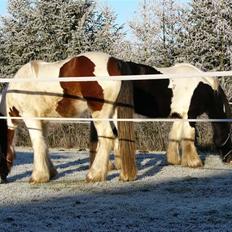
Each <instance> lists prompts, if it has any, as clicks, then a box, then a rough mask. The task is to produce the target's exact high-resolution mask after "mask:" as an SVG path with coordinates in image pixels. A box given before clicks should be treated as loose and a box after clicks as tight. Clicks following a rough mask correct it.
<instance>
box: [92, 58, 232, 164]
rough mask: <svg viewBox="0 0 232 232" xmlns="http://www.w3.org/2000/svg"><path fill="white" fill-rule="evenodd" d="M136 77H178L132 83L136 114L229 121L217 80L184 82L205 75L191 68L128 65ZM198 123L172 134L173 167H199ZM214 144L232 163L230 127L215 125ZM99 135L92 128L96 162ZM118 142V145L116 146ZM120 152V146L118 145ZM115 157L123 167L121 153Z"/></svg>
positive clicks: (179, 124) (169, 158) (176, 127)
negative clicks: (196, 143)
mask: <svg viewBox="0 0 232 232" xmlns="http://www.w3.org/2000/svg"><path fill="white" fill-rule="evenodd" d="M128 63H130V66H131V67H132V70H133V72H134V73H133V74H137V73H143V74H161V73H163V74H179V78H175V79H162V80H138V81H137V80H135V81H132V83H133V92H134V110H135V112H136V113H138V114H141V115H144V116H146V117H150V118H167V117H171V118H178V119H196V118H197V117H198V116H200V115H201V114H203V113H206V114H207V115H208V117H209V118H210V119H227V118H230V115H231V113H230V108H229V104H228V101H227V98H226V96H225V93H224V91H223V90H222V88H221V87H220V85H219V83H218V80H217V79H215V78H209V77H203V76H202V77H200V78H199V77H196V78H194V77H193V78H192V77H191V78H182V77H181V74H183V73H192V74H193V76H194V74H195V73H196V74H199V73H203V72H202V71H201V70H199V69H197V68H196V67H194V66H193V65H190V64H186V63H183V64H177V65H175V66H173V67H169V68H160V69H157V68H153V67H150V66H146V65H139V64H136V63H132V62H128ZM195 124H196V123H195V122H188V121H181V120H178V121H176V122H174V123H173V126H172V128H171V131H170V133H169V142H168V147H167V161H168V163H170V164H174V165H179V164H181V165H183V166H188V167H200V166H202V161H201V159H200V158H199V156H198V153H197V149H196V147H195V145H194V141H195ZM212 127H213V132H214V136H213V139H214V143H215V145H216V147H217V148H218V150H219V151H220V152H221V157H222V160H223V161H224V162H226V163H230V162H231V161H232V143H231V133H230V123H228V122H212ZM96 138H97V137H96V131H95V129H94V127H93V125H92V126H91V137H90V157H91V160H93V159H94V154H95V148H96V147H97V139H96ZM117 142H118V141H117V140H116V141H115V144H117ZM115 147H116V148H117V145H115ZM115 153H116V161H117V162H116V165H117V166H118V167H120V152H118V151H117V149H116V151H115Z"/></svg>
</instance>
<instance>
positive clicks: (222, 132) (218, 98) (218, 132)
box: [209, 85, 232, 163]
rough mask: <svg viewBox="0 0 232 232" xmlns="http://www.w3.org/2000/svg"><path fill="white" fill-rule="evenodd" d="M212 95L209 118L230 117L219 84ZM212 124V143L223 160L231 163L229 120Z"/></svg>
mask: <svg viewBox="0 0 232 232" xmlns="http://www.w3.org/2000/svg"><path fill="white" fill-rule="evenodd" d="M214 97H215V108H214V112H212V113H211V114H210V115H209V116H211V118H219V119H220V118H221V119H230V118H231V116H232V114H231V110H230V105H229V102H228V99H227V97H226V95H225V93H224V91H223V89H222V88H221V86H220V85H219V86H218V90H217V92H215V94H214ZM212 125H213V129H214V143H215V145H216V147H217V148H218V150H219V151H220V153H221V157H222V160H223V162H225V163H232V138H231V136H232V129H231V125H230V122H215V123H213V124H212Z"/></svg>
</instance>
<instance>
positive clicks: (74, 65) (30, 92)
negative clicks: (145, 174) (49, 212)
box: [0, 52, 143, 183]
mask: <svg viewBox="0 0 232 232" xmlns="http://www.w3.org/2000/svg"><path fill="white" fill-rule="evenodd" d="M131 68H132V67H130V64H129V63H127V62H124V61H121V60H119V59H116V58H114V57H112V56H110V55H108V54H104V53H99V52H89V53H84V54H80V55H78V56H74V57H71V58H68V59H66V60H62V61H58V62H54V63H47V62H43V61H31V62H29V63H27V64H25V65H23V66H22V67H21V68H20V69H19V70H18V72H17V73H16V75H15V77H14V78H15V79H20V78H26V79H29V82H11V83H9V85H8V87H7V90H6V93H5V94H4V98H5V101H2V104H6V106H5V108H4V109H3V111H4V113H3V114H5V115H7V116H8V119H7V124H6V121H5V120H1V122H0V131H1V137H0V147H1V151H0V152H1V153H0V156H1V157H0V158H1V159H0V162H1V163H0V176H1V179H2V181H3V182H6V181H7V175H8V173H9V171H10V169H11V167H12V165H13V160H14V157H15V155H14V153H15V152H14V147H13V138H14V134H15V130H16V128H17V126H18V122H19V119H17V117H22V118H23V121H24V122H25V125H26V127H27V129H28V130H29V135H30V138H31V142H32V147H33V151H34V165H33V171H32V176H31V178H30V182H31V183H43V182H48V181H49V180H50V179H51V178H52V177H54V176H55V175H56V173H57V172H56V169H55V167H54V166H53V164H52V161H51V160H50V158H49V156H48V145H47V140H46V121H45V120H38V119H36V118H35V117H79V116H80V115H81V114H82V113H83V112H85V111H89V113H90V114H91V116H92V118H93V122H94V126H95V128H96V131H97V134H98V141H99V143H98V147H97V152H96V158H95V159H94V162H93V163H92V165H91V168H90V170H89V171H88V174H87V177H86V178H87V181H92V182H95V181H103V180H105V179H106V175H107V170H108V159H109V153H110V150H111V149H112V141H113V140H114V138H115V135H114V133H113V130H112V123H111V122H109V121H101V120H99V119H105V118H117V117H119V118H123V117H124V118H128V117H129V118H130V117H133V89H132V85H131V82H123V81H120V80H118V81H109V80H107V78H108V77H109V76H115V75H129V74H132V73H133V71H132V69H131ZM138 74H143V73H138ZM100 76H101V77H102V76H104V77H105V79H106V80H99V81H93V82H87V81H86V82H61V81H58V78H59V77H100ZM40 78H50V79H56V81H53V82H41V81H40V82H39V81H37V80H39V79H40ZM19 81H20V80H19ZM10 117H16V118H10ZM116 126H117V129H118V135H117V136H118V137H119V138H120V139H119V150H120V153H121V159H122V160H121V164H122V170H121V172H120V179H121V180H123V181H130V180H134V179H135V178H136V173H137V169H136V165H135V146H134V138H133V135H134V133H133V123H127V122H118V123H117V125H116Z"/></svg>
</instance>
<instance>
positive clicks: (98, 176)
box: [86, 115, 114, 182]
mask: <svg viewBox="0 0 232 232" xmlns="http://www.w3.org/2000/svg"><path fill="white" fill-rule="evenodd" d="M99 116H100V115H99ZM106 117H107V115H106ZM93 118H95V117H93ZM97 118H101V117H97ZM94 125H95V128H96V131H97V135H98V148H97V150H96V156H95V159H94V161H93V163H92V165H91V168H90V170H89V172H88V174H87V177H86V179H87V181H91V182H95V181H104V180H105V179H106V175H107V171H108V163H109V153H110V150H111V149H112V141H113V139H114V134H113V132H112V129H111V125H110V122H109V121H95V122H94Z"/></svg>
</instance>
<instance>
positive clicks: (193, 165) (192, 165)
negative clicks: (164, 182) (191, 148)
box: [181, 159, 203, 168]
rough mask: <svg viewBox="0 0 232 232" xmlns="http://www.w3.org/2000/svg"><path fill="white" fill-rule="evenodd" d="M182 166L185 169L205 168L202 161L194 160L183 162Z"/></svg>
mask: <svg viewBox="0 0 232 232" xmlns="http://www.w3.org/2000/svg"><path fill="white" fill-rule="evenodd" d="M181 165H182V166H183V167H190V168H200V167H203V163H202V161H201V160H200V159H194V160H182V162H181Z"/></svg>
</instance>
